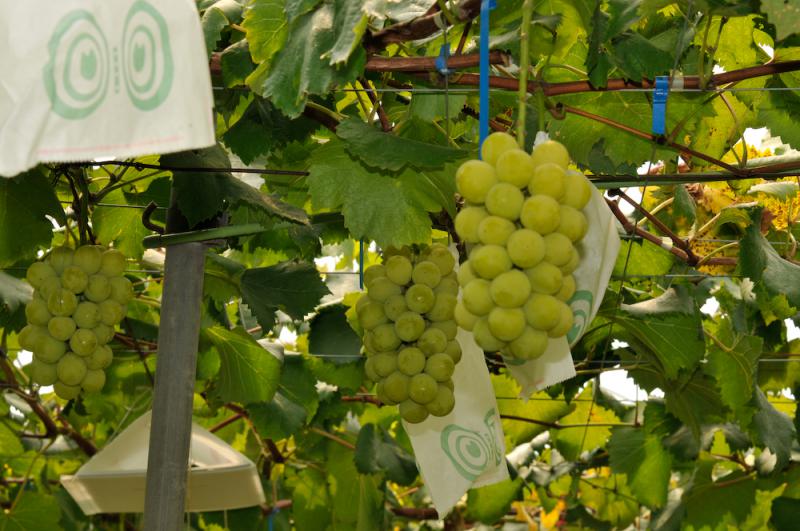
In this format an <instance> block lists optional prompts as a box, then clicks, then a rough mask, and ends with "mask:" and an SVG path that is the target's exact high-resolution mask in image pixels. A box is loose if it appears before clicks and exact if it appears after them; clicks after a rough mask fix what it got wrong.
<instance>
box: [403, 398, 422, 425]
mask: <svg viewBox="0 0 800 531" xmlns="http://www.w3.org/2000/svg"><path fill="white" fill-rule="evenodd" d="M398 410H399V412H400V416H401V417H403V420H405V421H406V422H408V423H410V424H419V423H420V422H422V421H424V420H425V419H426V418H428V409H427V408H426V407H425V406H421V405H419V404H417V403H416V402H414V401H413V400H405V401H403V402H401V403H400V407H399V409H398Z"/></svg>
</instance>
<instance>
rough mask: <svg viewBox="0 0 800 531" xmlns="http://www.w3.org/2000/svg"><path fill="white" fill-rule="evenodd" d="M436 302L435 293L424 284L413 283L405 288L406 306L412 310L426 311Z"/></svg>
mask: <svg viewBox="0 0 800 531" xmlns="http://www.w3.org/2000/svg"><path fill="white" fill-rule="evenodd" d="M435 303H436V295H435V294H434V293H433V290H432V289H431V288H429V287H428V286H426V285H425V284H414V285H413V286H411V287H410V288H408V290H406V306H408V309H409V310H411V311H412V312H417V313H420V314H422V313H426V312H428V311H430V309H431V308H433V305H434V304H435Z"/></svg>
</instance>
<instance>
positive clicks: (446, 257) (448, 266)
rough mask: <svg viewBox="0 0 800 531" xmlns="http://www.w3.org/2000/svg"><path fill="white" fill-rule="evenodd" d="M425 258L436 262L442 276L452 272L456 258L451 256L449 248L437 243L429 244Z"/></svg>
mask: <svg viewBox="0 0 800 531" xmlns="http://www.w3.org/2000/svg"><path fill="white" fill-rule="evenodd" d="M426 260H428V261H430V262H433V263H434V264H436V266H437V267H438V268H439V272H440V273H441V274H442V278H444V277H445V276H446V275H449V274H450V273H452V272H453V268H454V267H455V265H456V259H455V258H453V255H452V253H450V249H448V248H447V247H445V246H444V245H441V244H438V243H435V244H433V245H431V248H430V252H429V253H428V256H427V258H426Z"/></svg>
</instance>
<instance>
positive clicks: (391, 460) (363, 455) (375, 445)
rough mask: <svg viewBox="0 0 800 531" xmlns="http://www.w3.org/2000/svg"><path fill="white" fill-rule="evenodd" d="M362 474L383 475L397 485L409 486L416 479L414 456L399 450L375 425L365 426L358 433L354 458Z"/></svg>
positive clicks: (387, 435) (384, 432)
mask: <svg viewBox="0 0 800 531" xmlns="http://www.w3.org/2000/svg"><path fill="white" fill-rule="evenodd" d="M354 460H355V461H354V462H355V465H356V469H357V470H358V471H359V472H361V473H362V474H380V473H385V474H386V479H388V480H389V481H393V482H394V483H397V484H398V485H411V484H412V483H413V482H414V480H415V479H417V463H416V461H415V460H414V456H412V455H410V454H409V453H408V452H406V451H405V450H403V449H402V448H400V447H399V446H398V445H397V443H396V442H395V440H394V439H392V438H391V436H389V434H388V433H386V431H385V430H384V429H383V428H381V427H379V426H376V425H375V424H372V423H370V424H365V425H363V426H362V427H361V431H359V432H358V441H357V442H356V452H355V457H354Z"/></svg>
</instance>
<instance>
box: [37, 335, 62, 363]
mask: <svg viewBox="0 0 800 531" xmlns="http://www.w3.org/2000/svg"><path fill="white" fill-rule="evenodd" d="M66 352H67V344H66V343H65V342H64V341H59V340H58V339H56V338H54V337H52V336H51V335H50V334H49V333H47V334H45V335H44V336H43V337H42V338H41V340H40V341H39V344H38V345H37V346H36V349H35V350H34V351H33V354H34V355H35V356H36V357H37V358H39V359H40V360H41V361H43V362H45V363H56V362H57V361H58V360H60V359H61V356H63V355H64V354H65V353H66Z"/></svg>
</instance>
